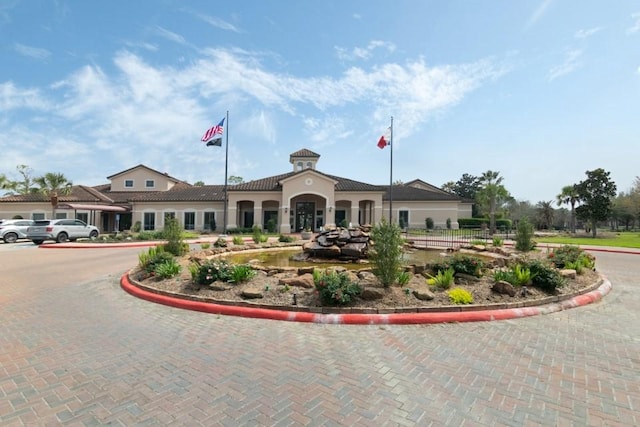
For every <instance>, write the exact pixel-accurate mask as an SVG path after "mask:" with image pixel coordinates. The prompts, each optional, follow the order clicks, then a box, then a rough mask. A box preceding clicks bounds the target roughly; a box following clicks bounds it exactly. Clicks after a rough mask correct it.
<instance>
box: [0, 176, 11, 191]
mask: <svg viewBox="0 0 640 427" xmlns="http://www.w3.org/2000/svg"><path fill="white" fill-rule="evenodd" d="M13 186H14V184H13V182H12V181H9V179H8V178H7V177H6V175H5V174H3V173H0V190H11V189H13Z"/></svg>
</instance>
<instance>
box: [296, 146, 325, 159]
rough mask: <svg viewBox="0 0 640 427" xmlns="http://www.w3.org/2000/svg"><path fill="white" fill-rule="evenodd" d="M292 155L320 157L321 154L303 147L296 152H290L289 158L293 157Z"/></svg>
mask: <svg viewBox="0 0 640 427" xmlns="http://www.w3.org/2000/svg"><path fill="white" fill-rule="evenodd" d="M292 157H315V158H320V154H318V153H314V152H313V151H311V150H308V149H306V148H303V149H301V150H298V151H296V152H295V153H291V154H289V158H292Z"/></svg>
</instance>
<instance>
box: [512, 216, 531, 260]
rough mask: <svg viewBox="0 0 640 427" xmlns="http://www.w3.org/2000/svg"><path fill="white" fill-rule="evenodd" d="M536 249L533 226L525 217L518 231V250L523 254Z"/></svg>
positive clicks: (519, 223)
mask: <svg viewBox="0 0 640 427" xmlns="http://www.w3.org/2000/svg"><path fill="white" fill-rule="evenodd" d="M535 247H536V243H535V242H534V241H533V226H532V225H531V223H530V222H529V220H528V219H527V218H526V217H524V218H522V219H521V220H520V221H519V222H518V228H517V229H516V249H517V250H519V251H521V252H529V251H531V250H533V249H534V248H535Z"/></svg>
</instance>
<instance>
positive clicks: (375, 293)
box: [360, 286, 384, 301]
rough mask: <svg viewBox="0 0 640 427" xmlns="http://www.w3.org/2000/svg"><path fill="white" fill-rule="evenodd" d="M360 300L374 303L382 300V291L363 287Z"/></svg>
mask: <svg viewBox="0 0 640 427" xmlns="http://www.w3.org/2000/svg"><path fill="white" fill-rule="evenodd" d="M360 298H361V299H363V300H364V301H375V300H379V299H382V298H384V290H383V289H380V288H372V287H368V286H367V287H365V288H364V289H362V293H361V294H360Z"/></svg>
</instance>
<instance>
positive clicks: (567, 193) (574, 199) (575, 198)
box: [556, 185, 580, 234]
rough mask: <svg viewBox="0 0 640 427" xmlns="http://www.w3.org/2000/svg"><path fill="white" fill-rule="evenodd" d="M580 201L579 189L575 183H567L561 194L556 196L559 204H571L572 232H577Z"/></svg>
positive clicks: (570, 226) (570, 225)
mask: <svg viewBox="0 0 640 427" xmlns="http://www.w3.org/2000/svg"><path fill="white" fill-rule="evenodd" d="M579 201H580V196H579V195H578V189H577V188H576V186H575V185H565V186H564V187H562V191H561V192H560V194H558V195H557V196H556V202H557V203H558V206H560V205H562V204H568V205H570V206H571V217H570V218H569V230H570V231H571V233H573V234H575V232H576V203H578V202H579Z"/></svg>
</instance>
